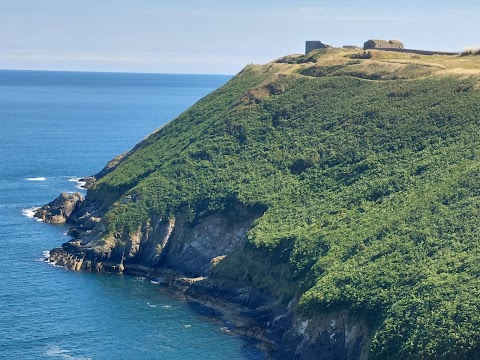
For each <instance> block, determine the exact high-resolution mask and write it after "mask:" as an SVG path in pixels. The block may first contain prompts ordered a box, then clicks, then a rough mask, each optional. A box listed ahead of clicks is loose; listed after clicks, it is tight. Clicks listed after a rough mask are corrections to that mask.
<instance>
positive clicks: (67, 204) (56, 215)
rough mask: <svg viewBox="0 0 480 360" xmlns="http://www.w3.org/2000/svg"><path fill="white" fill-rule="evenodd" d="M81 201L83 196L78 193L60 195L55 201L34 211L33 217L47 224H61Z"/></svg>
mask: <svg viewBox="0 0 480 360" xmlns="http://www.w3.org/2000/svg"><path fill="white" fill-rule="evenodd" d="M83 200H84V199H83V195H82V194H80V193H79V192H76V193H73V194H69V193H61V194H60V196H59V197H57V198H56V199H55V200H53V201H51V202H49V203H48V204H46V205H44V206H42V207H41V208H39V209H38V210H37V211H35V215H34V216H35V217H36V218H39V219H42V220H43V221H45V222H46V223H49V224H63V223H65V222H67V220H68V218H69V216H70V215H71V214H72V213H73V211H74V210H75V207H76V206H77V205H79V204H80V203H81V202H82V201H83Z"/></svg>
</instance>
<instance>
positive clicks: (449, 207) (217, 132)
mask: <svg viewBox="0 0 480 360" xmlns="http://www.w3.org/2000/svg"><path fill="white" fill-rule="evenodd" d="M353 53H355V50H352V51H350V52H349V51H348V50H343V52H342V51H339V50H331V51H330V50H322V51H320V52H318V53H317V54H310V58H309V59H308V61H293V60H291V59H292V58H290V60H289V61H279V62H278V63H272V64H268V65H265V66H262V67H260V66H250V67H247V68H246V69H245V70H244V71H242V72H241V73H240V74H239V75H238V76H237V77H235V78H234V79H233V80H231V81H230V82H229V83H228V84H226V85H225V86H224V87H222V88H221V89H219V90H217V91H215V92H214V93H212V94H210V95H209V96H207V97H206V98H204V99H203V100H201V101H199V102H198V103H197V104H196V105H194V106H193V107H192V108H191V109H189V110H188V111H186V112H185V113H183V114H182V115H181V116H180V117H179V118H177V119H176V120H175V121H173V122H171V123H169V124H168V125H167V126H165V127H163V128H162V129H161V130H159V131H158V132H156V133H155V134H153V135H151V136H150V137H149V138H148V140H147V141H146V143H145V145H144V146H143V147H141V148H140V149H138V150H137V151H135V152H134V153H133V154H132V155H131V156H130V157H129V158H128V159H127V160H125V161H124V162H123V163H122V164H121V165H119V166H118V167H117V169H115V171H113V172H112V173H110V174H109V175H107V176H106V177H104V178H103V179H101V180H100V181H99V182H98V184H97V186H96V188H95V189H94V190H93V192H92V194H91V198H93V199H94V200H96V201H99V202H104V203H105V204H107V205H110V204H111V203H113V202H114V201H116V200H118V201H116V202H115V203H114V204H113V206H112V207H111V208H110V210H109V212H108V213H107V215H106V220H107V222H108V224H109V229H110V232H111V234H114V235H116V236H117V237H118V238H120V237H121V235H122V234H125V233H134V232H136V231H137V230H138V229H139V228H140V227H141V226H142V224H143V223H144V221H145V219H147V218H149V217H150V216H151V215H152V214H163V215H164V216H166V217H168V216H175V213H176V212H177V211H178V210H179V209H180V208H182V207H185V208H187V209H189V215H190V219H191V220H194V219H195V218H198V217H201V216H204V215H205V214H207V213H209V212H217V211H222V210H223V209H224V208H226V207H228V206H230V205H231V204H232V203H235V202H241V203H243V204H244V205H246V206H252V207H253V206H257V207H263V208H264V209H266V211H265V213H264V215H263V216H262V217H260V218H259V219H258V220H257V221H256V222H255V224H254V227H253V228H252V230H251V231H250V233H249V239H248V243H247V244H246V245H245V248H244V249H242V251H243V252H246V251H248V252H249V254H253V257H252V258H251V259H250V260H249V262H245V263H244V264H245V265H244V269H242V272H243V273H244V276H245V277H244V278H245V279H249V281H252V282H253V283H254V284H257V286H258V285H263V286H267V287H270V286H272V287H273V285H271V283H272V282H269V281H267V280H266V278H267V277H268V276H270V275H267V274H264V272H265V271H264V270H265V268H269V269H270V271H271V273H272V274H275V275H274V276H275V277H277V281H279V282H282V284H290V285H289V286H286V287H285V288H284V289H283V292H284V293H283V295H284V296H285V297H288V296H291V295H292V294H294V293H296V295H298V296H300V305H299V308H300V310H301V311H302V312H303V313H304V314H305V315H306V316H320V315H321V314H322V313H323V312H325V313H327V312H330V311H335V310H338V309H348V310H349V311H351V312H354V313H357V314H363V316H364V317H365V319H366V320H367V321H369V324H370V326H371V327H372V329H373V330H372V334H373V335H372V342H371V349H370V357H371V358H378V359H407V358H411V359H429V358H436V359H453V358H456V359H461V358H475V357H478V356H480V311H479V306H480V266H479V264H480V231H479V230H480V229H479V227H480V225H479V224H480V223H479V219H480V115H479V114H480V90H479V88H480V87H479V80H478V79H479V78H478V72H474V71H476V70H474V69H478V68H480V61H479V59H478V57H477V58H475V57H472V58H469V61H472V62H473V61H476V63H468V64H467V65H465V67H464V68H468V69H470V70H469V71H470V72H467V73H465V71H464V70H463V69H464V68H458V69H459V70H458V71H457V70H455V69H457V67H456V66H451V67H448V66H446V64H447V63H448V60H445V58H443V57H430V58H431V59H435V58H438V59H439V64H441V65H438V66H437V65H436V64H434V63H432V62H433V61H434V60H429V59H430V58H427V57H423V56H422V57H421V58H420V59H418V56H417V57H416V58H412V57H411V56H410V55H404V54H397V55H395V53H388V54H385V55H384V54H381V55H379V54H378V52H373V56H372V59H371V60H355V61H352V60H351V59H350V57H351V55H352V54H353ZM381 56H384V57H385V58H383V59H382V58H380V57H381ZM395 56H397V57H398V59H395V58H394V57H395ZM417 59H418V60H417ZM322 61H323V62H322ZM451 61H452V63H455V64H456V63H457V62H458V58H456V57H455V58H452V60H451ZM447 65H448V64H447ZM452 69H453V70H452ZM472 69H473V70H472ZM465 74H467V75H465ZM125 195H131V198H132V199H135V201H121V199H122V198H123V197H124V196H125ZM235 256H236V255H235V254H233V255H232V256H231V259H229V257H228V256H227V257H226V258H225V259H224V260H223V261H222V262H220V263H219V264H218V265H217V266H216V271H217V272H218V274H221V272H222V271H225V274H227V273H229V271H230V272H231V273H233V271H231V270H229V269H228V267H229V264H230V266H233V265H232V264H237V263H238V259H237V262H236V260H235ZM238 256H240V255H238ZM255 256H256V257H255ZM255 262H257V264H256V265H255ZM265 262H266V263H265ZM259 264H263V265H259ZM265 264H266V265H265ZM222 269H223V270H222ZM261 269H263V270H262V271H263V272H261ZM247 275H248V276H247ZM273 290H274V291H275V292H277V293H278V292H279V291H280V290H279V289H273Z"/></svg>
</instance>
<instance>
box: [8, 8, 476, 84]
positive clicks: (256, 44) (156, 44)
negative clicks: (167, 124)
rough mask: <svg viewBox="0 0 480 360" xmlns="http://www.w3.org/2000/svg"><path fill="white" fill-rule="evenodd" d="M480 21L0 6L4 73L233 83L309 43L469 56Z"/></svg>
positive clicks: (451, 13)
mask: <svg viewBox="0 0 480 360" xmlns="http://www.w3.org/2000/svg"><path fill="white" fill-rule="evenodd" d="M479 22H480V1H478V0H456V1H452V0H449V1H447V0H436V1H433V0H400V1H388V0H382V1H380V0H375V1H368V0H363V1H359V0H350V1H349V0H330V1H321V0H317V1H313V0H290V1H286V0H242V1H237V0H222V1H220V0H202V1H200V0H176V1H175V0H168V1H167V0H0V68H2V69H49V70H88V71H133V72H163V73H223V74H233V73H236V72H238V71H239V70H240V69H241V68H242V67H243V66H244V65H245V64H249V63H252V62H253V63H264V62H267V61H269V60H271V59H274V58H276V57H279V56H282V55H286V54H292V53H301V52H303V50H304V42H305V40H322V41H324V42H326V43H328V44H332V45H334V46H341V45H352V44H353V45H362V44H363V42H364V41H366V40H367V39H369V38H379V39H400V40H402V41H403V42H404V43H405V45H406V47H408V48H419V49H420V48H421V49H432V50H458V51H460V50H462V49H463V48H464V47H467V46H473V45H479V44H480V31H479V27H478V24H479Z"/></svg>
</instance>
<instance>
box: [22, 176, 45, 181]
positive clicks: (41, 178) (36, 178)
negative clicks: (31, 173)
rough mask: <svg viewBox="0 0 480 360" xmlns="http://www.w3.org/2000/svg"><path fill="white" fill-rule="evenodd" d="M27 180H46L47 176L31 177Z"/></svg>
mask: <svg viewBox="0 0 480 360" xmlns="http://www.w3.org/2000/svg"><path fill="white" fill-rule="evenodd" d="M25 180H27V181H45V180H47V178H44V177H31V178H26V179H25Z"/></svg>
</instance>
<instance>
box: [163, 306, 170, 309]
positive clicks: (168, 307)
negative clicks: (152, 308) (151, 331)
mask: <svg viewBox="0 0 480 360" xmlns="http://www.w3.org/2000/svg"><path fill="white" fill-rule="evenodd" d="M162 308H164V309H171V308H172V305H162Z"/></svg>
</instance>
